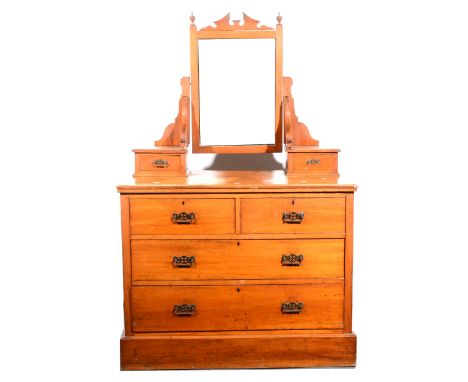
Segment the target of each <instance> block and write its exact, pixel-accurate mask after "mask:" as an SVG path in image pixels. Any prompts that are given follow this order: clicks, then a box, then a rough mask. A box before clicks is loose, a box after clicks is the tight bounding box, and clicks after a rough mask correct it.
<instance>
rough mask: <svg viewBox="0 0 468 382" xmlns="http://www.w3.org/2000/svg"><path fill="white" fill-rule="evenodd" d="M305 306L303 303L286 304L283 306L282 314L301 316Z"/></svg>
mask: <svg viewBox="0 0 468 382" xmlns="http://www.w3.org/2000/svg"><path fill="white" fill-rule="evenodd" d="M303 307H304V304H303V303H302V302H285V303H283V304H281V313H283V314H299V313H301V310H302V308H303Z"/></svg>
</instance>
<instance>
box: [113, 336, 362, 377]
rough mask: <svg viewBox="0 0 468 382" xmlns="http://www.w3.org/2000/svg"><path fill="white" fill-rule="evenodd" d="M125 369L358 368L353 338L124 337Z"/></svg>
mask: <svg viewBox="0 0 468 382" xmlns="http://www.w3.org/2000/svg"><path fill="white" fill-rule="evenodd" d="M120 349H121V368H122V370H145V369H146V370H147V369H200V368H206V369H210V368H275V367H325V366H327V367H330V366H354V365H355V362H356V336H355V335H354V334H316V333H300V334H297V333H294V334H285V333H278V334H275V333H274V332H264V333H259V334H240V335H222V334H217V333H210V334H206V335H203V336H183V335H174V336H170V337H167V336H158V335H152V336H147V337H122V338H121V340H120Z"/></svg>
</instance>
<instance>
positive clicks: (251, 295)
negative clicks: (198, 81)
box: [131, 283, 343, 332]
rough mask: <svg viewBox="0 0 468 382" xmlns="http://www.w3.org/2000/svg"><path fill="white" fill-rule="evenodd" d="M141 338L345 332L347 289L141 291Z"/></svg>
mask: <svg viewBox="0 0 468 382" xmlns="http://www.w3.org/2000/svg"><path fill="white" fill-rule="evenodd" d="M131 306H132V322H133V330H134V331H135V332H163V331H210V330H262V329H264V330H270V329H271V330H272V329H341V328H343V284H342V283H339V284H305V285H239V286H151V287H150V286H148V287H147V286H139V287H133V288H132V304H131Z"/></svg>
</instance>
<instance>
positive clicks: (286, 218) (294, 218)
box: [283, 211, 304, 224]
mask: <svg viewBox="0 0 468 382" xmlns="http://www.w3.org/2000/svg"><path fill="white" fill-rule="evenodd" d="M303 220H304V212H294V211H293V212H283V224H301V223H302V221H303Z"/></svg>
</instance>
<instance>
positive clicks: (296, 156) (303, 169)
mask: <svg viewBox="0 0 468 382" xmlns="http://www.w3.org/2000/svg"><path fill="white" fill-rule="evenodd" d="M293 173H299V174H304V175H305V174H310V175H314V174H316V175H338V153H337V152H336V153H318V152H310V153H291V152H289V153H288V174H293Z"/></svg>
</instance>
